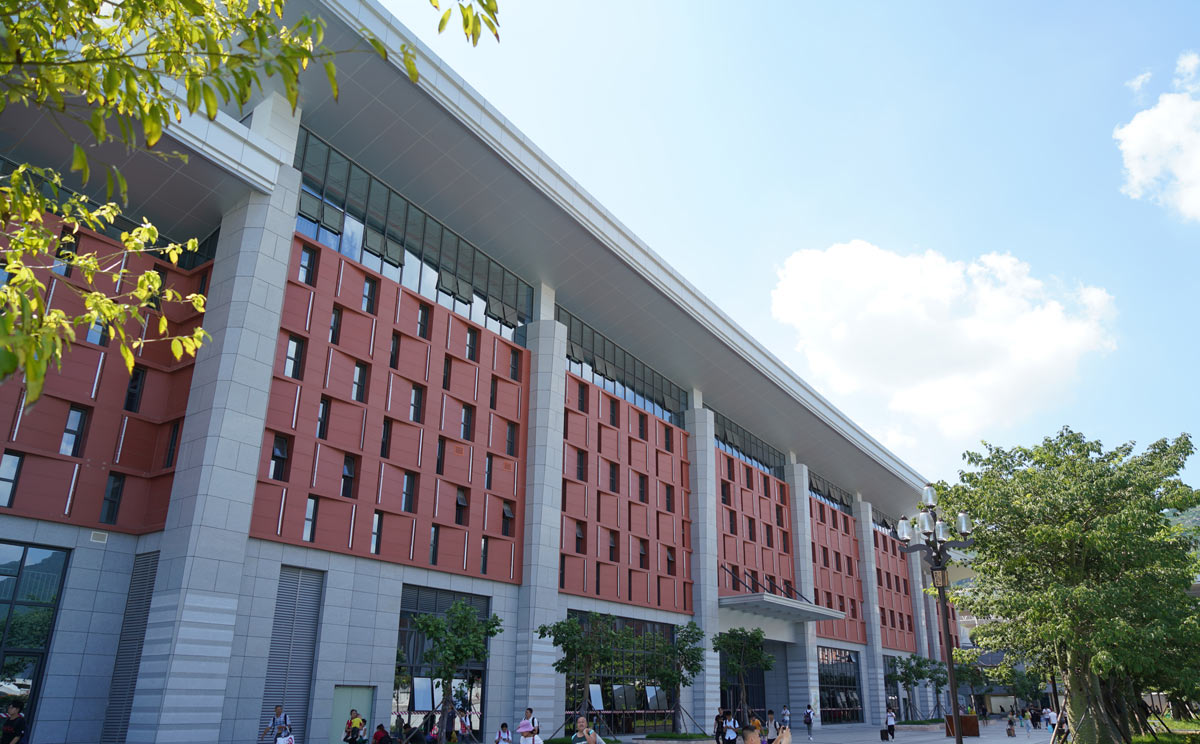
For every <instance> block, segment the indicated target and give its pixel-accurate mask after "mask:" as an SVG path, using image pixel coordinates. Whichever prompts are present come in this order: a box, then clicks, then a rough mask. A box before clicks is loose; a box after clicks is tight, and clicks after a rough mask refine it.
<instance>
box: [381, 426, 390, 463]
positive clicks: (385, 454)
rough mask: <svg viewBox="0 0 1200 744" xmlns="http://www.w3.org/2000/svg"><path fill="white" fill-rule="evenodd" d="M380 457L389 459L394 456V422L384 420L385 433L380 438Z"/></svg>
mask: <svg viewBox="0 0 1200 744" xmlns="http://www.w3.org/2000/svg"><path fill="white" fill-rule="evenodd" d="M379 456H380V457H382V458H383V459H385V460H386V459H387V458H389V457H391V456H392V420H391V419H390V418H385V419H384V420H383V433H382V434H381V435H380V437H379Z"/></svg>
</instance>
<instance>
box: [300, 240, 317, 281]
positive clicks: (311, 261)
mask: <svg viewBox="0 0 1200 744" xmlns="http://www.w3.org/2000/svg"><path fill="white" fill-rule="evenodd" d="M299 278H300V281H302V282H304V283H305V284H307V285H308V286H310V287H315V286H316V285H317V249H316V248H302V249H301V250H300V276H299Z"/></svg>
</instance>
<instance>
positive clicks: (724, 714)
mask: <svg viewBox="0 0 1200 744" xmlns="http://www.w3.org/2000/svg"><path fill="white" fill-rule="evenodd" d="M816 718H817V712H816V711H815V710H813V707H812V706H811V705H809V706H807V707H806V708H805V710H804V716H803V721H804V727H805V728H806V729H807V730H808V740H809V741H812V740H813V736H812V732H813V723H814V722H815V721H816ZM791 729H792V711H791V709H789V708H788V706H786V705H785V706H783V708H782V709H781V710H780V716H779V718H776V717H775V711H774V710H768V711H767V720H766V721H765V722H764V721H761V720H759V718H758V717H757V716H754V715H752V716H751V718H750V721H749V722H748V723H746V725H745V726H742V725H741V724H739V723H738V721H737V719H736V718H734V717H733V711H731V710H723V711H721V712H720V713H718V714H717V716H716V717H715V718H714V719H713V737H714V738H715V739H716V744H734V742H736V741H737V738H738V735H739V734H740V735H741V737H742V741H743V742H744V744H759V742H761V741H762V740H763V739H765V740H766V742H767V744H790V742H791V740H792V731H791Z"/></svg>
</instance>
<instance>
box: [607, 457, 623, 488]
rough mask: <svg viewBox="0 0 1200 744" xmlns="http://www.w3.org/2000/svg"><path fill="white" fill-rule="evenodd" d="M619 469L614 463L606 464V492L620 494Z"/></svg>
mask: <svg viewBox="0 0 1200 744" xmlns="http://www.w3.org/2000/svg"><path fill="white" fill-rule="evenodd" d="M620 483H621V468H620V467H619V466H618V465H617V464H616V463H615V462H610V463H609V464H608V490H610V491H612V492H613V493H620Z"/></svg>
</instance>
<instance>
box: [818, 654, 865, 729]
mask: <svg viewBox="0 0 1200 744" xmlns="http://www.w3.org/2000/svg"><path fill="white" fill-rule="evenodd" d="M817 680H818V682H819V684H820V686H821V723H822V724H827V723H862V721H863V708H862V692H861V687H860V685H859V677H858V652H857V651H846V650H844V649H840V648H828V647H826V646H818V647H817Z"/></svg>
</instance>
